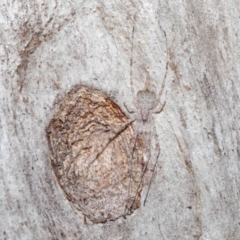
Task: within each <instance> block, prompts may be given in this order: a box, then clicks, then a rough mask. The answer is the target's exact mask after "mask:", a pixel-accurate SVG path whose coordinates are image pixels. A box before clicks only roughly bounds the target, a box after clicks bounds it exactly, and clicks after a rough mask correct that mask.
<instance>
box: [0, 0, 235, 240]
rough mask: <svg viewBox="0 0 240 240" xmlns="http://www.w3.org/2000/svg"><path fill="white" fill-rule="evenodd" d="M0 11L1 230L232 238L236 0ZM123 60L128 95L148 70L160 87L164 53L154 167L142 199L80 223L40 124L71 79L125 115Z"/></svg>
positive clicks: (14, 234) (37, 234) (48, 5)
mask: <svg viewBox="0 0 240 240" xmlns="http://www.w3.org/2000/svg"><path fill="white" fill-rule="evenodd" d="M0 11H1V14H0V22H1V29H0V30H1V31H0V32H1V35H0V36H1V39H0V40H1V45H0V57H1V85H0V106H1V111H0V117H1V118H0V144H1V151H0V158H1V159H0V160H1V164H0V176H1V178H0V192H1V195H0V216H1V217H0V239H11V240H14V239H24V240H27V239H30V240H31V239H89V240H90V239H144V240H145V239H151V240H152V239H165V240H173V239H176V240H179V239H201V240H238V239H240V206H239V201H240V168H239V166H240V164H239V159H240V156H239V155H240V154H239V152H240V148H239V143H240V135H239V129H240V121H239V120H240V119H239V114H240V108H239V100H240V99H239V98H240V77H239V69H240V37H239V32H240V24H239V16H240V4H239V2H238V1H233V0H229V1H223V0H219V1H214V0H209V1H187V0H186V1H149V0H147V1H142V2H141V1H135V0H133V1H120V0H119V1H103V0H102V1H101V0H100V1H76V0H73V1H58V0H56V1H53V0H52V1H47V2H45V1H42V0H33V1H30V0H29V1H23V0H18V1H8V0H2V1H1V3H0ZM133 28H134V37H133V34H132V32H133ZM165 34H166V38H165ZM131 58H132V82H133V88H134V90H135V93H137V92H138V91H140V90H142V89H143V88H144V85H145V79H146V76H147V69H148V72H149V76H150V79H151V82H150V84H151V87H152V89H153V88H154V89H155V90H156V91H159V90H160V88H161V86H162V84H163V81H164V74H165V70H166V63H167V62H168V63H169V64H168V65H169V67H168V69H167V76H166V81H165V87H164V90H163V93H162V98H161V99H162V102H164V100H165V101H166V105H165V107H164V109H163V111H162V113H161V114H156V115H155V116H154V123H155V125H156V129H155V132H152V133H149V136H150V137H151V138H154V136H156V135H157V138H158V141H159V143H160V148H161V153H160V157H159V160H158V163H157V167H156V169H155V170H156V174H155V175H154V178H153V181H152V184H151V188H150V191H149V194H148V198H147V202H146V204H145V206H143V203H142V205H141V207H140V208H139V209H137V210H136V211H135V212H134V213H133V214H132V215H129V216H127V218H126V219H124V218H119V219H118V220H116V221H109V222H107V223H104V224H92V223H91V222H90V221H89V220H87V224H86V223H84V218H83V217H82V214H81V212H80V211H78V210H77V209H76V208H74V206H72V205H71V204H70V203H69V201H68V200H67V198H66V197H65V195H64V194H63V191H62V189H61V188H60V187H59V185H58V183H57V181H56V179H55V176H54V174H53V171H52V168H51V164H50V159H49V155H50V150H49V148H48V143H47V138H46V132H45V128H46V127H47V126H48V124H49V122H50V120H51V119H52V117H53V115H54V113H56V111H57V108H58V103H59V101H60V100H61V99H62V98H63V97H64V96H65V94H66V93H67V92H68V91H70V89H72V87H73V86H74V85H76V84H80V85H81V84H82V85H85V86H88V87H89V88H92V89H98V90H100V91H102V92H104V93H105V94H106V95H108V96H109V97H110V98H111V99H112V100H113V101H115V102H116V103H117V104H118V105H119V106H120V107H121V108H122V110H123V111H124V112H125V113H126V114H128V113H127V111H126V109H125V108H124V105H123V103H124V102H126V103H127V104H128V105H133V102H134V100H135V99H136V95H135V96H134V94H132V92H131V82H130V80H131V79H130V75H131V74H130V72H131V71H130V69H131V65H130V60H131ZM155 90H154V91H155ZM154 151H155V147H154V146H152V149H151V152H154ZM146 191H147V187H146V186H145V187H144V190H143V192H142V201H143V199H144V197H143V196H144V195H146Z"/></svg>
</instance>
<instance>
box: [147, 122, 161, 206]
mask: <svg viewBox="0 0 240 240" xmlns="http://www.w3.org/2000/svg"><path fill="white" fill-rule="evenodd" d="M154 139H155V145H156V148H155V152H154V159H155V163H154V166H153V170H152V176H151V178H150V182H149V185H148V189H147V193H146V196H145V199H144V201H143V205H144V206H145V204H146V202H147V197H148V194H149V190H150V188H151V184H152V181H153V177H154V172H155V169H156V166H157V163H158V159H159V155H160V145H159V141H158V136H157V131H156V127H155V126H154Z"/></svg>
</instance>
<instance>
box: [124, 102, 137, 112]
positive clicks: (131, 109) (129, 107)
mask: <svg viewBox="0 0 240 240" xmlns="http://www.w3.org/2000/svg"><path fill="white" fill-rule="evenodd" d="M123 104H124V107H125V108H126V109H127V111H128V112H129V113H136V110H135V109H133V108H132V107H131V106H129V105H127V104H126V103H125V102H124V103H123Z"/></svg>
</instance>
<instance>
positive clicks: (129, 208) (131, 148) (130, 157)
mask: <svg viewBox="0 0 240 240" xmlns="http://www.w3.org/2000/svg"><path fill="white" fill-rule="evenodd" d="M137 136H138V133H137V131H136V130H135V131H134V135H133V137H132V139H131V143H130V153H129V179H130V180H129V186H128V199H130V192H131V185H132V169H133V168H132V165H133V153H134V149H135V145H136V140H137ZM135 201H136V197H135V196H134V200H133V202H131V205H130V207H129V206H128V205H126V210H130V211H131V208H132V206H133V205H134V203H135Z"/></svg>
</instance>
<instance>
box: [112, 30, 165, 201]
mask: <svg viewBox="0 0 240 240" xmlns="http://www.w3.org/2000/svg"><path fill="white" fill-rule="evenodd" d="M163 32H164V36H165V39H166V42H167V38H166V33H165V31H163ZM133 40H134V27H133V30H132V48H131V59H130V85H131V92H132V95H133V96H134V98H133V104H134V107H130V106H128V105H127V104H126V103H125V102H124V106H125V108H126V109H127V111H128V113H129V114H130V115H131V117H130V119H129V120H128V121H127V122H126V123H124V124H123V125H122V126H121V127H120V128H118V129H117V130H115V133H116V134H118V133H119V132H122V131H123V129H125V128H126V126H128V125H129V124H131V123H133V129H134V134H133V137H132V141H131V147H130V149H131V153H130V156H129V158H130V165H131V163H132V159H133V152H134V148H135V147H136V140H137V137H138V136H140V137H141V138H142V139H143V142H144V146H145V153H144V155H145V156H144V159H146V160H145V166H144V169H143V175H142V179H143V177H144V175H145V174H146V173H149V172H152V174H151V176H150V181H149V185H148V189H147V193H146V196H145V199H144V202H143V205H145V204H146V201H147V197H148V193H149V190H150V187H151V183H152V180H153V176H154V172H155V168H156V165H157V162H158V159H159V155H160V145H159V141H158V136H157V131H156V126H155V123H154V117H153V115H154V114H159V113H161V112H162V110H163V108H164V106H165V104H166V101H164V102H163V103H161V101H160V100H161V96H162V93H163V90H164V87H165V81H166V76H167V72H168V61H167V62H166V67H165V74H164V78H163V83H162V86H161V89H160V91H159V93H157V92H156V91H155V90H154V88H152V87H151V80H150V74H149V71H148V69H146V72H147V77H146V81H145V86H144V88H143V90H140V91H138V92H137V94H135V91H134V87H133V80H132V53H133ZM152 136H154V137H152ZM153 142H154V143H155V146H154V153H153V154H152V150H151V149H152V146H153V144H152V143H153ZM130 171H131V167H130ZM130 175H131V172H130ZM142 181H143V180H142ZM129 189H130V187H129ZM133 204H134V201H133Z"/></svg>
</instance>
